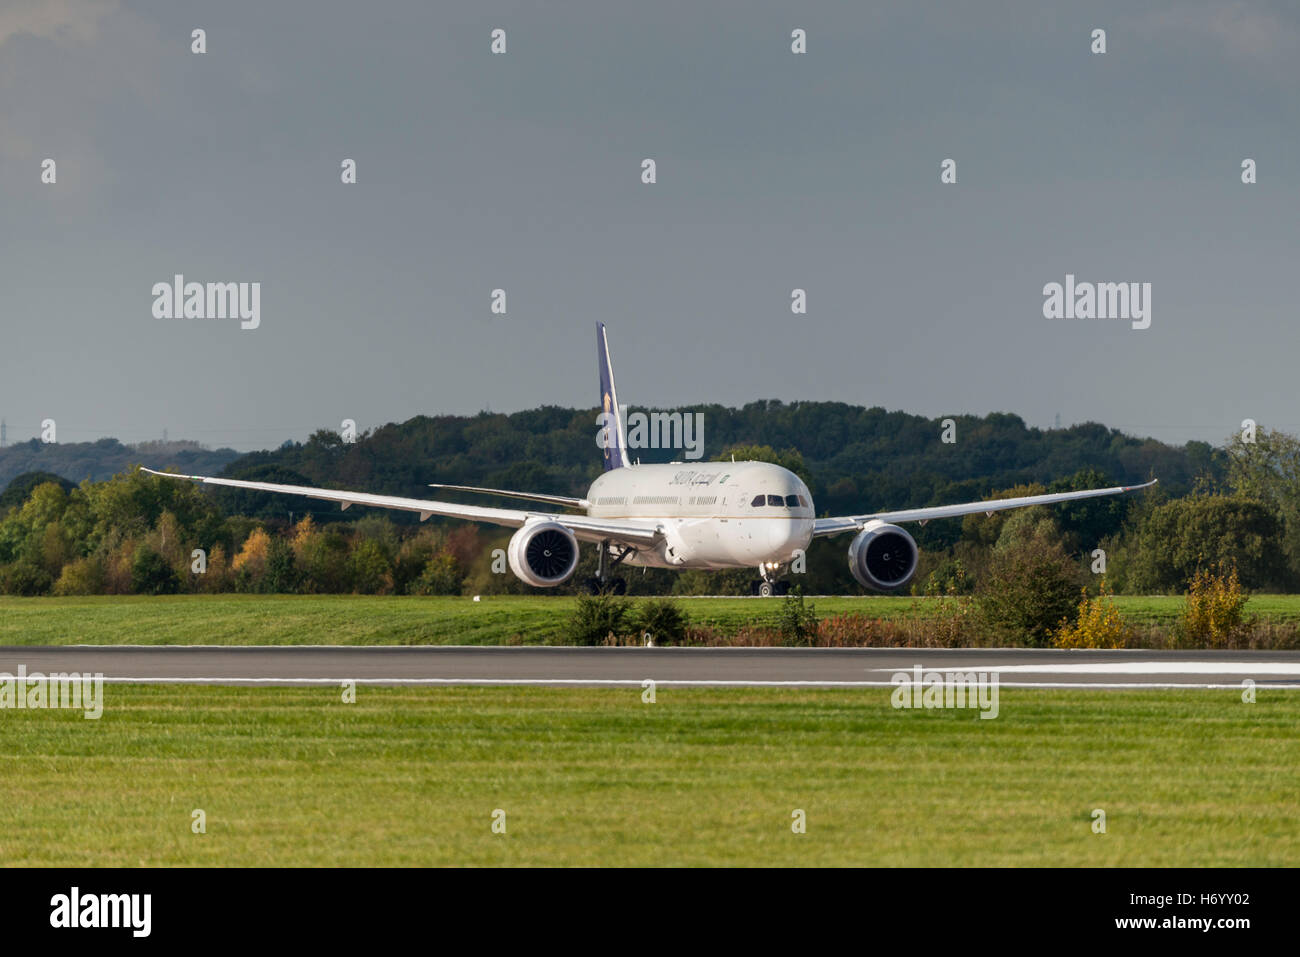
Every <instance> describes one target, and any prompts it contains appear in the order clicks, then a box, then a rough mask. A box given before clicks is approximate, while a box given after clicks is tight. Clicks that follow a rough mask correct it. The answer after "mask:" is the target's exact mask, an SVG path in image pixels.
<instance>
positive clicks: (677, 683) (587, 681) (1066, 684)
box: [104, 668, 1300, 691]
mask: <svg viewBox="0 0 1300 957" xmlns="http://www.w3.org/2000/svg"><path fill="white" fill-rule="evenodd" d="M882 670H889V669H882ZM927 670H928V669H927ZM936 670H937V669H936ZM948 670H961V669H948ZM982 670H984V671H992V670H995V669H991V668H984V669H982ZM1031 670H1033V669H1031ZM647 680H653V681H654V683H655V685H656V686H657V687H660V688H673V687H680V688H715V687H731V688H897V687H899V685H898V684H896V683H895V682H892V681H724V680H718V681H708V680H698V681H697V680H687V679H674V678H662V679H660V678H653V679H651V678H234V677H232V678H123V677H109V676H105V678H104V683H105V684H141V685H156V684H187V685H265V684H277V685H309V686H318V687H334V688H337V687H340V686H341V685H342V683H343V682H344V681H351V682H353V683H354V684H358V685H394V686H397V685H401V686H406V685H410V686H414V687H418V686H420V685H519V686H528V685H535V686H542V687H544V686H574V685H590V686H592V687H601V686H604V687H614V686H627V687H636V688H640V687H641V686H642V683H643V682H645V681H647ZM907 684H908V685H909V686H910V685H911V682H910V681H909V682H908V683H907ZM998 686H999V687H1001V688H1084V689H1095V690H1098V691H1107V690H1110V691H1116V690H1123V689H1128V688H1132V689H1135V690H1137V689H1148V690H1150V689H1159V688H1197V689H1205V690H1216V689H1218V690H1224V689H1232V690H1235V691H1240V690H1241V684H1240V682H1237V683H1233V684H1222V683H1204V682H1182V681H1164V682H1139V681H1125V682H1117V683H1106V682H1100V681H1073V682H1071V681H1001V680H999V682H998ZM1255 687H1256V688H1265V689H1267V688H1271V689H1275V690H1295V689H1297V688H1300V685H1294V684H1261V683H1256V685H1255Z"/></svg>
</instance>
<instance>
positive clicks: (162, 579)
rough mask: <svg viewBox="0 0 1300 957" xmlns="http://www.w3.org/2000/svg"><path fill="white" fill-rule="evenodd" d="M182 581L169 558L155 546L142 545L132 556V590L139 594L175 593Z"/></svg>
mask: <svg viewBox="0 0 1300 957" xmlns="http://www.w3.org/2000/svg"><path fill="white" fill-rule="evenodd" d="M180 588H181V583H180V581H179V580H178V579H177V577H176V572H175V570H174V569H173V568H172V567H171V565H169V564H168V563H167V559H166V558H164V557H163V556H162V554H161V553H160V552H158V551H157V550H156V549H154V548H150V547H149V546H148V545H141V546H140V547H138V548H137V549H136V550H135V555H134V556H133V557H132V558H131V591H133V592H135V594H137V595H174V594H175V593H176V592H178V591H180Z"/></svg>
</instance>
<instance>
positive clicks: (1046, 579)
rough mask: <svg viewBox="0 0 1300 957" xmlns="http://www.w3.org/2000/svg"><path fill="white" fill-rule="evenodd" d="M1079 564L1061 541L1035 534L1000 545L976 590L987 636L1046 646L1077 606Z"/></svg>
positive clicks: (981, 619) (980, 614)
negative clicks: (1061, 622) (1054, 631)
mask: <svg viewBox="0 0 1300 957" xmlns="http://www.w3.org/2000/svg"><path fill="white" fill-rule="evenodd" d="M1078 587H1079V569H1078V567H1077V566H1076V565H1075V564H1074V562H1072V561H1071V560H1070V558H1069V556H1067V555H1066V554H1065V550H1064V549H1063V548H1062V547H1061V546H1060V544H1059V543H1058V542H1056V541H1053V540H1052V539H1051V538H1049V537H1046V536H1043V535H1032V536H1030V537H1026V538H1024V539H1021V540H1018V541H1014V542H1013V543H1011V544H1009V545H1008V546H1006V547H999V548H998V549H996V551H995V554H994V559H993V562H992V564H991V565H990V566H989V570H988V574H987V575H986V576H985V578H984V581H982V582H981V583H980V587H979V589H978V590H977V592H976V602H977V605H978V610H979V617H980V621H981V623H982V624H983V626H984V627H985V628H986V629H987V630H988V634H987V636H986V637H988V638H994V639H998V640H1001V641H1020V642H1025V643H1027V644H1030V645H1044V644H1046V643H1047V640H1048V635H1049V634H1050V633H1051V632H1052V631H1053V630H1055V629H1056V627H1057V626H1058V625H1059V623H1060V621H1061V619H1063V618H1066V617H1067V616H1068V615H1069V614H1070V612H1071V611H1072V610H1073V608H1074V596H1075V593H1076V589H1077V588H1078Z"/></svg>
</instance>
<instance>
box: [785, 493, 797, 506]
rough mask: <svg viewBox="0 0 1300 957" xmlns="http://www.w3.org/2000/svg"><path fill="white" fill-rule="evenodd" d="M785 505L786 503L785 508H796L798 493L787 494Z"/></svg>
mask: <svg viewBox="0 0 1300 957" xmlns="http://www.w3.org/2000/svg"><path fill="white" fill-rule="evenodd" d="M785 505H786V508H798V507H799V496H798V495H787V496H786V497H785Z"/></svg>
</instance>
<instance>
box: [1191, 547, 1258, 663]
mask: <svg viewBox="0 0 1300 957" xmlns="http://www.w3.org/2000/svg"><path fill="white" fill-rule="evenodd" d="M1249 600H1250V596H1249V595H1247V594H1246V592H1245V590H1244V589H1243V588H1242V587H1241V580H1240V579H1239V578H1238V577H1237V566H1236V565H1235V564H1229V565H1227V566H1226V570H1225V566H1224V565H1222V564H1219V565H1217V566H1215V568H1214V570H1213V571H1211V570H1210V569H1208V568H1200V569H1197V571H1196V574H1195V575H1194V576H1192V582H1191V585H1190V586H1189V587H1188V589H1187V602H1186V604H1185V605H1184V606H1183V613H1182V616H1181V617H1180V618H1179V620H1178V624H1177V625H1176V626H1175V628H1174V633H1175V636H1176V637H1177V638H1178V641H1179V644H1181V645H1184V646H1186V645H1197V646H1200V647H1208V648H1230V647H1233V646H1234V645H1235V644H1236V643H1237V642H1238V641H1239V640H1240V639H1242V638H1244V637H1245V636H1246V635H1247V634H1248V633H1249V632H1250V630H1251V627H1252V625H1253V624H1254V622H1253V621H1251V620H1250V619H1248V618H1247V617H1246V614H1245V608H1246V602H1248V601H1249Z"/></svg>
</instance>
